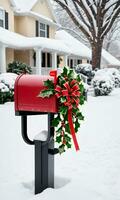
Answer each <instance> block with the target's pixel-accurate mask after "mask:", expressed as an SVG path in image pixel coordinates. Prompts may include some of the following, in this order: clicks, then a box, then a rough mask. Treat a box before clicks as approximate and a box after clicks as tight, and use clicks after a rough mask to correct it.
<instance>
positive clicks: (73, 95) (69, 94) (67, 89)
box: [55, 80, 80, 150]
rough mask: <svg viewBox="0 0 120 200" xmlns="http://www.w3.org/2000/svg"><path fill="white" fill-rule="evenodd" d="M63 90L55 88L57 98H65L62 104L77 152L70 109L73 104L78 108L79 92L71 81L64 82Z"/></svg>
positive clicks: (75, 82) (75, 83) (77, 147)
mask: <svg viewBox="0 0 120 200" xmlns="http://www.w3.org/2000/svg"><path fill="white" fill-rule="evenodd" d="M63 86H64V88H61V87H60V86H58V85H57V86H56V88H55V91H56V92H57V93H56V96H57V98H60V97H62V96H63V97H66V101H65V102H64V105H65V106H67V107H68V122H69V126H70V132H71V135H72V138H73V141H74V145H75V148H76V150H79V145H78V142H77V139H76V134H75V129H74V126H73V121H72V108H73V104H75V105H76V107H78V105H79V98H80V92H79V86H78V84H77V81H76V80H72V81H71V82H70V83H68V82H66V83H65V84H64V85H63Z"/></svg>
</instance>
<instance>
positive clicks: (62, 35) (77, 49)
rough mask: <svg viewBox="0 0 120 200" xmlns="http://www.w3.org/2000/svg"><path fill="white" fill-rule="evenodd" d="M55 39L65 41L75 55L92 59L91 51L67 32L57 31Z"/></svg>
mask: <svg viewBox="0 0 120 200" xmlns="http://www.w3.org/2000/svg"><path fill="white" fill-rule="evenodd" d="M55 38H56V39H58V40H60V41H63V42H64V43H65V44H66V45H67V47H68V48H70V49H71V51H72V52H73V55H77V56H80V57H83V58H88V59H91V50H90V49H89V48H88V47H87V46H85V45H84V44H83V43H81V42H80V41H78V40H77V39H76V38H74V37H73V36H72V35H70V34H69V33H67V32H66V31H64V30H60V31H57V32H56V36H55Z"/></svg>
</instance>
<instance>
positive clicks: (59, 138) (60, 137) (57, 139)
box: [56, 135, 62, 143]
mask: <svg viewBox="0 0 120 200" xmlns="http://www.w3.org/2000/svg"><path fill="white" fill-rule="evenodd" d="M56 142H57V143H61V142H62V136H61V135H60V136H57V137H56Z"/></svg>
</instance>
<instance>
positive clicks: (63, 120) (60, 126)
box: [39, 67, 85, 154]
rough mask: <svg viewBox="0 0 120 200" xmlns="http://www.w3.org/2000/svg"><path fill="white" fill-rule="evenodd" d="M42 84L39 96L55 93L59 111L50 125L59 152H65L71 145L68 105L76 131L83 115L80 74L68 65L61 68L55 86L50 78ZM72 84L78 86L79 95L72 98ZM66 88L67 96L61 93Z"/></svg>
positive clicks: (82, 90)
mask: <svg viewBox="0 0 120 200" xmlns="http://www.w3.org/2000/svg"><path fill="white" fill-rule="evenodd" d="M66 83H67V85H68V87H69V88H68V89H66V87H65V86H66ZM44 86H46V87H47V89H46V90H43V91H41V92H40V94H39V96H40V97H43V98H46V97H50V96H51V95H56V96H57V98H58V106H59V113H58V114H57V116H55V118H54V120H53V121H52V126H54V127H55V136H54V137H55V141H56V142H57V143H58V144H59V147H58V148H59V152H60V154H61V153H63V152H65V150H66V149H68V148H71V146H72V136H71V133H70V127H69V122H68V109H69V107H70V106H71V107H72V108H71V109H72V121H73V125H74V129H75V132H76V133H77V132H78V130H79V128H80V123H81V120H84V116H83V115H82V113H81V111H80V106H79V105H83V104H84V101H85V96H84V86H83V83H82V81H81V79H80V76H79V75H77V74H76V73H75V71H74V70H73V69H70V68H68V67H64V68H63V72H62V73H61V74H60V75H59V76H58V78H57V85H56V86H55V85H54V83H53V82H52V81H51V80H47V81H45V82H44ZM74 86H75V87H78V89H77V91H76V94H80V95H78V96H76V97H74V98H73V96H72V93H74V88H75V87H74ZM58 89H59V90H58ZM67 90H68V96H67V95H62V94H63V91H64V92H67ZM71 91H72V92H71ZM70 92H71V94H70ZM68 99H69V100H68ZM68 102H69V103H68ZM76 102H79V105H78V106H76V104H77V103H76Z"/></svg>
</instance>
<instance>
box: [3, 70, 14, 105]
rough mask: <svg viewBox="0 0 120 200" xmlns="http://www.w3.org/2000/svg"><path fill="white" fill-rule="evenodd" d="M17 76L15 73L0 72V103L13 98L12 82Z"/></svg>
mask: <svg viewBox="0 0 120 200" xmlns="http://www.w3.org/2000/svg"><path fill="white" fill-rule="evenodd" d="M16 78H17V75H16V74H13V73H3V74H0V104H3V103H5V102H7V101H13V100H14V83H15V79H16Z"/></svg>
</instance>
